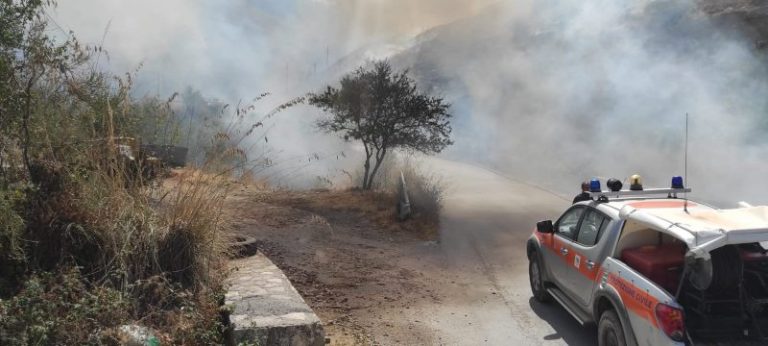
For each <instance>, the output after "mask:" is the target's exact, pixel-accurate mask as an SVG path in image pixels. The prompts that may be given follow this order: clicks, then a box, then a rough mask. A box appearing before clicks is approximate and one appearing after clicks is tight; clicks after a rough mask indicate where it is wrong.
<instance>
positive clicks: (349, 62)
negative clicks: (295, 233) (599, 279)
mask: <svg viewBox="0 0 768 346" xmlns="http://www.w3.org/2000/svg"><path fill="white" fill-rule="evenodd" d="M714 1H715V0H711V1H710V0H696V1H694V0H655V1H653V0H594V1H580V0H517V1H505V2H499V3H495V4H494V1H472V2H468V1H459V0H417V1H412V0H394V1H384V0H363V1H352V0H314V1H312V0H303V1H302V0H292V1H281V0H265V1H257V2H254V1H246V0H237V1H228V2H213V1H202V0H192V1H189V0H185V1H181V0H169V1H162V2H156V1H147V0H138V1H132V2H120V1H97V0H70V1H67V2H66V3H64V2H62V3H61V4H60V5H59V7H58V9H57V11H56V13H55V15H54V18H55V19H56V21H57V23H58V24H59V25H60V26H62V27H63V28H64V29H67V30H68V29H72V30H74V31H75V34H76V35H78V36H79V37H81V38H82V39H83V41H85V42H89V43H98V42H100V41H101V39H102V36H103V34H104V30H105V28H107V26H108V23H109V26H108V31H107V35H106V39H105V41H104V45H105V48H107V49H108V50H109V51H110V52H111V56H110V57H111V58H110V59H109V60H108V61H102V64H103V65H104V66H105V67H106V68H110V69H112V70H113V71H116V72H122V71H128V70H132V69H133V68H135V67H136V65H137V64H139V63H140V62H143V63H144V69H143V71H144V72H143V73H142V76H143V78H141V79H140V80H141V84H140V88H141V89H142V90H143V91H144V92H148V93H153V92H160V93H170V92H172V91H175V90H182V89H183V88H184V87H186V86H187V85H192V86H193V87H195V88H197V89H200V90H202V91H203V92H204V93H205V94H207V95H211V96H215V97H218V98H220V99H223V100H227V101H228V102H235V101H236V100H238V99H240V98H244V99H249V98H251V97H253V96H256V95H258V94H260V93H261V92H264V91H271V92H273V94H274V95H273V97H272V98H271V100H272V101H270V102H272V103H271V104H270V103H269V102H267V103H265V104H264V107H266V108H268V107H270V106H274V104H276V103H278V102H280V101H284V100H287V99H289V98H291V97H294V96H299V95H302V94H303V93H305V92H308V91H314V90H317V89H318V88H320V87H321V86H322V85H324V84H328V83H334V82H335V81H336V80H337V78H338V76H339V75H340V74H342V73H346V72H348V71H349V70H351V69H353V68H355V67H357V66H359V65H360V64H362V63H364V62H365V60H366V59H371V58H384V57H390V58H391V59H392V60H393V62H394V63H395V64H396V65H397V66H400V67H404V68H409V69H411V71H412V73H413V74H414V76H416V77H417V79H418V80H419V82H420V83H421V85H422V86H423V87H424V88H425V89H428V90H429V91H431V92H434V93H438V94H442V95H443V96H445V97H446V99H447V100H448V101H449V102H451V103H453V105H454V107H453V112H454V114H455V115H456V122H455V127H456V135H457V136H456V144H455V145H454V146H453V148H452V149H451V150H450V153H449V154H450V155H451V156H452V157H454V158H457V159H461V160H464V159H469V158H472V160H475V161H480V162H481V163H483V164H487V165H492V166H494V167H496V168H498V169H501V170H504V171H506V172H509V173H511V174H514V175H518V176H521V177H523V178H525V179H529V180H531V181H534V182H536V183H538V184H542V185H546V186H551V187H555V188H557V189H560V190H561V191H568V190H575V189H576V188H577V186H578V183H579V182H580V181H581V180H582V179H584V178H588V177H590V176H600V177H619V178H623V177H626V176H628V175H630V174H633V173H636V172H638V173H641V174H643V175H644V176H645V177H646V180H647V181H646V185H666V184H667V183H668V182H667V180H668V177H670V176H672V175H682V174H683V143H684V142H683V131H684V119H685V114H686V113H688V114H690V121H691V123H690V124H691V127H690V143H689V146H690V156H689V173H688V176H689V177H688V180H689V184H690V185H692V187H693V188H694V189H695V190H697V191H698V192H697V195H699V196H700V197H703V198H705V199H708V200H712V201H718V202H728V203H731V202H733V201H735V200H741V199H746V200H748V201H753V202H762V203H768V181H765V177H768V164H766V163H764V161H765V158H766V157H768V145H766V143H767V142H768V139H766V131H768V128H766V121H765V120H764V119H765V114H766V112H767V111H768V105H767V103H768V98H767V97H765V96H766V95H768V78H766V77H768V73H767V72H766V66H768V63H766V62H765V61H764V57H763V55H761V54H763V53H759V52H756V51H755V47H754V45H753V44H752V42H751V41H750V40H748V39H746V38H744V37H741V36H739V35H738V34H737V33H735V32H730V31H724V29H722V28H721V27H720V26H719V25H716V24H715V23H713V22H712V20H711V19H710V17H708V16H707V15H706V14H704V13H702V12H701V11H700V10H699V6H697V5H698V4H697V3H707V2H714ZM728 1H731V2H738V0H728ZM423 31H424V32H423ZM421 32H423V33H421ZM419 33H421V34H419ZM316 115H317V111H316V110H314V109H312V108H310V107H306V106H303V107H297V108H295V109H293V110H291V111H289V112H286V113H285V114H282V115H281V116H280V120H279V121H276V127H275V128H273V129H272V130H271V131H273V134H271V135H270V136H269V137H270V145H271V146H272V147H274V148H275V150H276V151H277V152H280V153H281V155H283V156H284V157H294V156H295V157H297V159H296V163H295V167H297V168H300V167H303V166H304V165H306V164H305V162H307V155H309V154H311V153H315V152H316V153H318V154H321V155H320V156H323V157H325V158H331V159H329V160H327V161H326V162H324V163H321V164H320V165H319V166H311V167H309V168H312V169H314V171H313V170H312V169H310V170H309V171H310V172H311V173H308V174H307V175H308V176H314V175H316V174H326V173H328V172H329V171H330V170H331V169H332V167H335V166H336V163H337V162H335V155H336V153H338V152H339V151H342V150H344V149H343V148H345V147H344V146H343V145H342V144H341V143H340V142H339V141H337V140H335V139H334V137H332V136H326V135H323V134H318V133H316V132H315V131H314V130H313V129H312V126H311V125H312V119H314V116H316ZM299 161H301V163H300V162H299ZM320 161H323V160H320Z"/></svg>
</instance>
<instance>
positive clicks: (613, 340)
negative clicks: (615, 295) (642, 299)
mask: <svg viewBox="0 0 768 346" xmlns="http://www.w3.org/2000/svg"><path fill="white" fill-rule="evenodd" d="M597 344H598V345H599V346H624V345H626V344H627V340H626V338H625V337H624V329H622V328H621V320H619V316H617V315H616V312H615V311H613V310H610V309H609V310H605V312H603V314H602V315H600V322H599V323H598V324H597Z"/></svg>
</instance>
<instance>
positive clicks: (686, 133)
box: [683, 113, 688, 213]
mask: <svg viewBox="0 0 768 346" xmlns="http://www.w3.org/2000/svg"><path fill="white" fill-rule="evenodd" d="M684 165H685V167H684V168H683V170H684V174H683V175H684V176H685V183H686V184H688V113H685V158H684ZM683 199H684V201H683V211H685V212H686V213H688V193H687V192H683Z"/></svg>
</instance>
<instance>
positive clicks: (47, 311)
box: [0, 269, 131, 346]
mask: <svg viewBox="0 0 768 346" xmlns="http://www.w3.org/2000/svg"><path fill="white" fill-rule="evenodd" d="M130 307H131V300H130V299H129V297H126V296H124V295H123V294H122V293H120V292H119V291H117V290H114V289H110V288H106V287H95V288H93V289H88V288H87V287H86V286H85V285H84V284H83V280H82V277H81V275H80V272H79V271H78V270H76V269H70V270H67V271H64V272H61V273H59V274H56V275H54V274H51V273H41V274H35V275H32V276H31V277H30V278H29V279H28V280H27V281H26V283H25V284H24V288H23V289H22V290H21V292H20V293H19V294H18V295H16V296H14V297H13V298H11V299H9V300H4V301H0V344H2V345H9V346H12V345H52V344H61V345H81V344H102V343H109V342H110V341H112V343H115V342H116V340H110V337H109V336H108V335H107V334H106V333H101V332H102V331H105V330H107V329H109V328H111V327H115V326H118V325H120V324H122V323H125V322H126V321H129V320H130V317H131V316H130V314H129V313H128V312H129V311H130Z"/></svg>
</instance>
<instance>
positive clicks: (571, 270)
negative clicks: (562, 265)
mask: <svg viewBox="0 0 768 346" xmlns="http://www.w3.org/2000/svg"><path fill="white" fill-rule="evenodd" d="M610 223H611V219H610V218H608V217H607V216H605V215H603V214H602V213H600V212H599V211H597V210H595V209H593V208H588V209H587V210H586V211H585V212H584V217H582V219H581V222H580V223H579V226H578V230H577V232H576V235H575V237H574V238H575V239H574V240H572V241H570V242H569V243H568V244H567V245H568V246H570V247H571V251H570V252H571V253H572V255H573V257H571V258H570V265H569V266H568V272H567V273H566V274H565V275H566V283H565V285H566V286H567V287H568V290H569V291H570V292H571V293H573V295H572V297H573V298H574V300H575V301H576V302H577V303H578V304H579V305H581V306H582V307H583V308H585V309H587V308H588V307H590V306H591V300H592V291H593V290H594V287H595V277H596V276H597V272H598V270H599V269H600V264H601V262H602V261H603V259H604V257H605V256H606V254H607V253H606V251H604V250H605V246H603V245H604V242H600V239H601V235H602V234H603V233H604V232H605V230H606V229H607V228H608V225H609V224H610Z"/></svg>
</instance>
